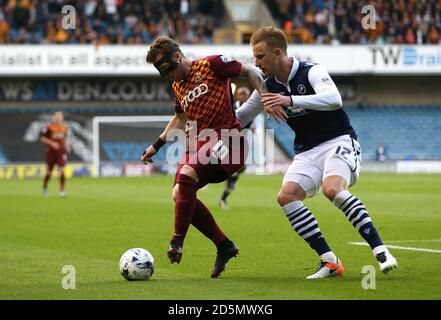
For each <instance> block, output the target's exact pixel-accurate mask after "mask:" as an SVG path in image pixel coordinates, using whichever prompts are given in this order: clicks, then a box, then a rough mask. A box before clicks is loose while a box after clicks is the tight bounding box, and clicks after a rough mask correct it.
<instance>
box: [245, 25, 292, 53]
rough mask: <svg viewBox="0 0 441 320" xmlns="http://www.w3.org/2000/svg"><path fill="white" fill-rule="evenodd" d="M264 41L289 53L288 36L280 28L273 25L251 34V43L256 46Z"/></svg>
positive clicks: (271, 46) (269, 45)
mask: <svg viewBox="0 0 441 320" xmlns="http://www.w3.org/2000/svg"><path fill="white" fill-rule="evenodd" d="M262 41H263V42H265V43H266V45H267V46H268V47H270V48H278V49H280V50H282V51H283V52H284V53H288V38H287V37H286V35H285V33H284V32H283V31H282V30H280V29H277V28H275V27H272V26H270V27H263V28H260V29H258V30H257V31H256V32H254V34H253V35H252V36H251V39H250V44H251V45H252V46H254V45H256V44H258V43H259V42H262Z"/></svg>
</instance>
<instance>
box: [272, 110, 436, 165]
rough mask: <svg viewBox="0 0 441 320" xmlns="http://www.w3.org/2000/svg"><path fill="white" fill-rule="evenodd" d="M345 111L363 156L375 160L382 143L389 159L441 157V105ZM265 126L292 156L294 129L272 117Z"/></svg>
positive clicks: (365, 158) (432, 158) (429, 158)
mask: <svg viewBox="0 0 441 320" xmlns="http://www.w3.org/2000/svg"><path fill="white" fill-rule="evenodd" d="M345 111H346V112H347V113H348V115H349V117H350V119H351V123H352V125H353V126H354V128H355V130H356V132H357V135H358V140H359V141H360V144H361V147H362V149H363V157H364V160H375V156H376V149H377V146H378V145H379V144H380V143H383V144H384V145H385V146H386V148H387V155H388V160H434V159H441V148H440V147H439V146H441V135H440V132H441V107H440V106H413V107H407V106H406V107H400V106H377V107H364V108H359V107H347V108H345ZM266 126H267V128H268V129H274V130H275V139H276V141H277V143H278V144H279V145H280V146H281V147H282V149H283V150H284V151H285V153H286V154H287V155H288V156H289V157H293V156H294V150H293V143H294V135H293V132H292V130H291V129H290V128H289V127H288V126H287V125H286V124H281V125H278V124H277V123H276V122H275V121H274V120H273V119H270V120H268V121H267V122H266Z"/></svg>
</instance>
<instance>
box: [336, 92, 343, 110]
mask: <svg viewBox="0 0 441 320" xmlns="http://www.w3.org/2000/svg"><path fill="white" fill-rule="evenodd" d="M335 107H336V108H337V109H340V108H342V107H343V99H342V98H341V95H340V94H338V95H337V97H336V99H335Z"/></svg>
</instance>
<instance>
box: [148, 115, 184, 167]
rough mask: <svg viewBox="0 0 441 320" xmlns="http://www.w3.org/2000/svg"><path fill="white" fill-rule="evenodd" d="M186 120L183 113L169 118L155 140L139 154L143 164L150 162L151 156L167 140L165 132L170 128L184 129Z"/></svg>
mask: <svg viewBox="0 0 441 320" xmlns="http://www.w3.org/2000/svg"><path fill="white" fill-rule="evenodd" d="M186 122H187V117H186V115H185V113H183V112H182V113H175V115H174V116H173V118H171V119H170V121H169V122H168V124H167V126H166V127H165V129H164V131H163V132H162V133H161V134H160V135H159V137H158V139H156V141H155V142H154V143H153V144H152V145H150V146H148V147H147V148H146V149H145V151H144V153H143V154H142V155H141V161H142V162H144V164H148V163H152V162H153V160H152V157H153V156H154V155H155V154H156V153H157V152H158V151H159V149H160V148H161V147H162V146H163V145H164V144H165V143H166V142H167V134H168V133H169V132H170V130H172V129H184V128H185V124H186Z"/></svg>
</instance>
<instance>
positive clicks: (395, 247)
mask: <svg viewBox="0 0 441 320" xmlns="http://www.w3.org/2000/svg"><path fill="white" fill-rule="evenodd" d="M348 243H349V244H353V245H355V246H368V245H369V244H367V243H366V242H348ZM386 247H387V248H391V249H397V250H410V251H423V252H434V253H441V250H434V249H425V248H411V247H400V246H391V245H386Z"/></svg>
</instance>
